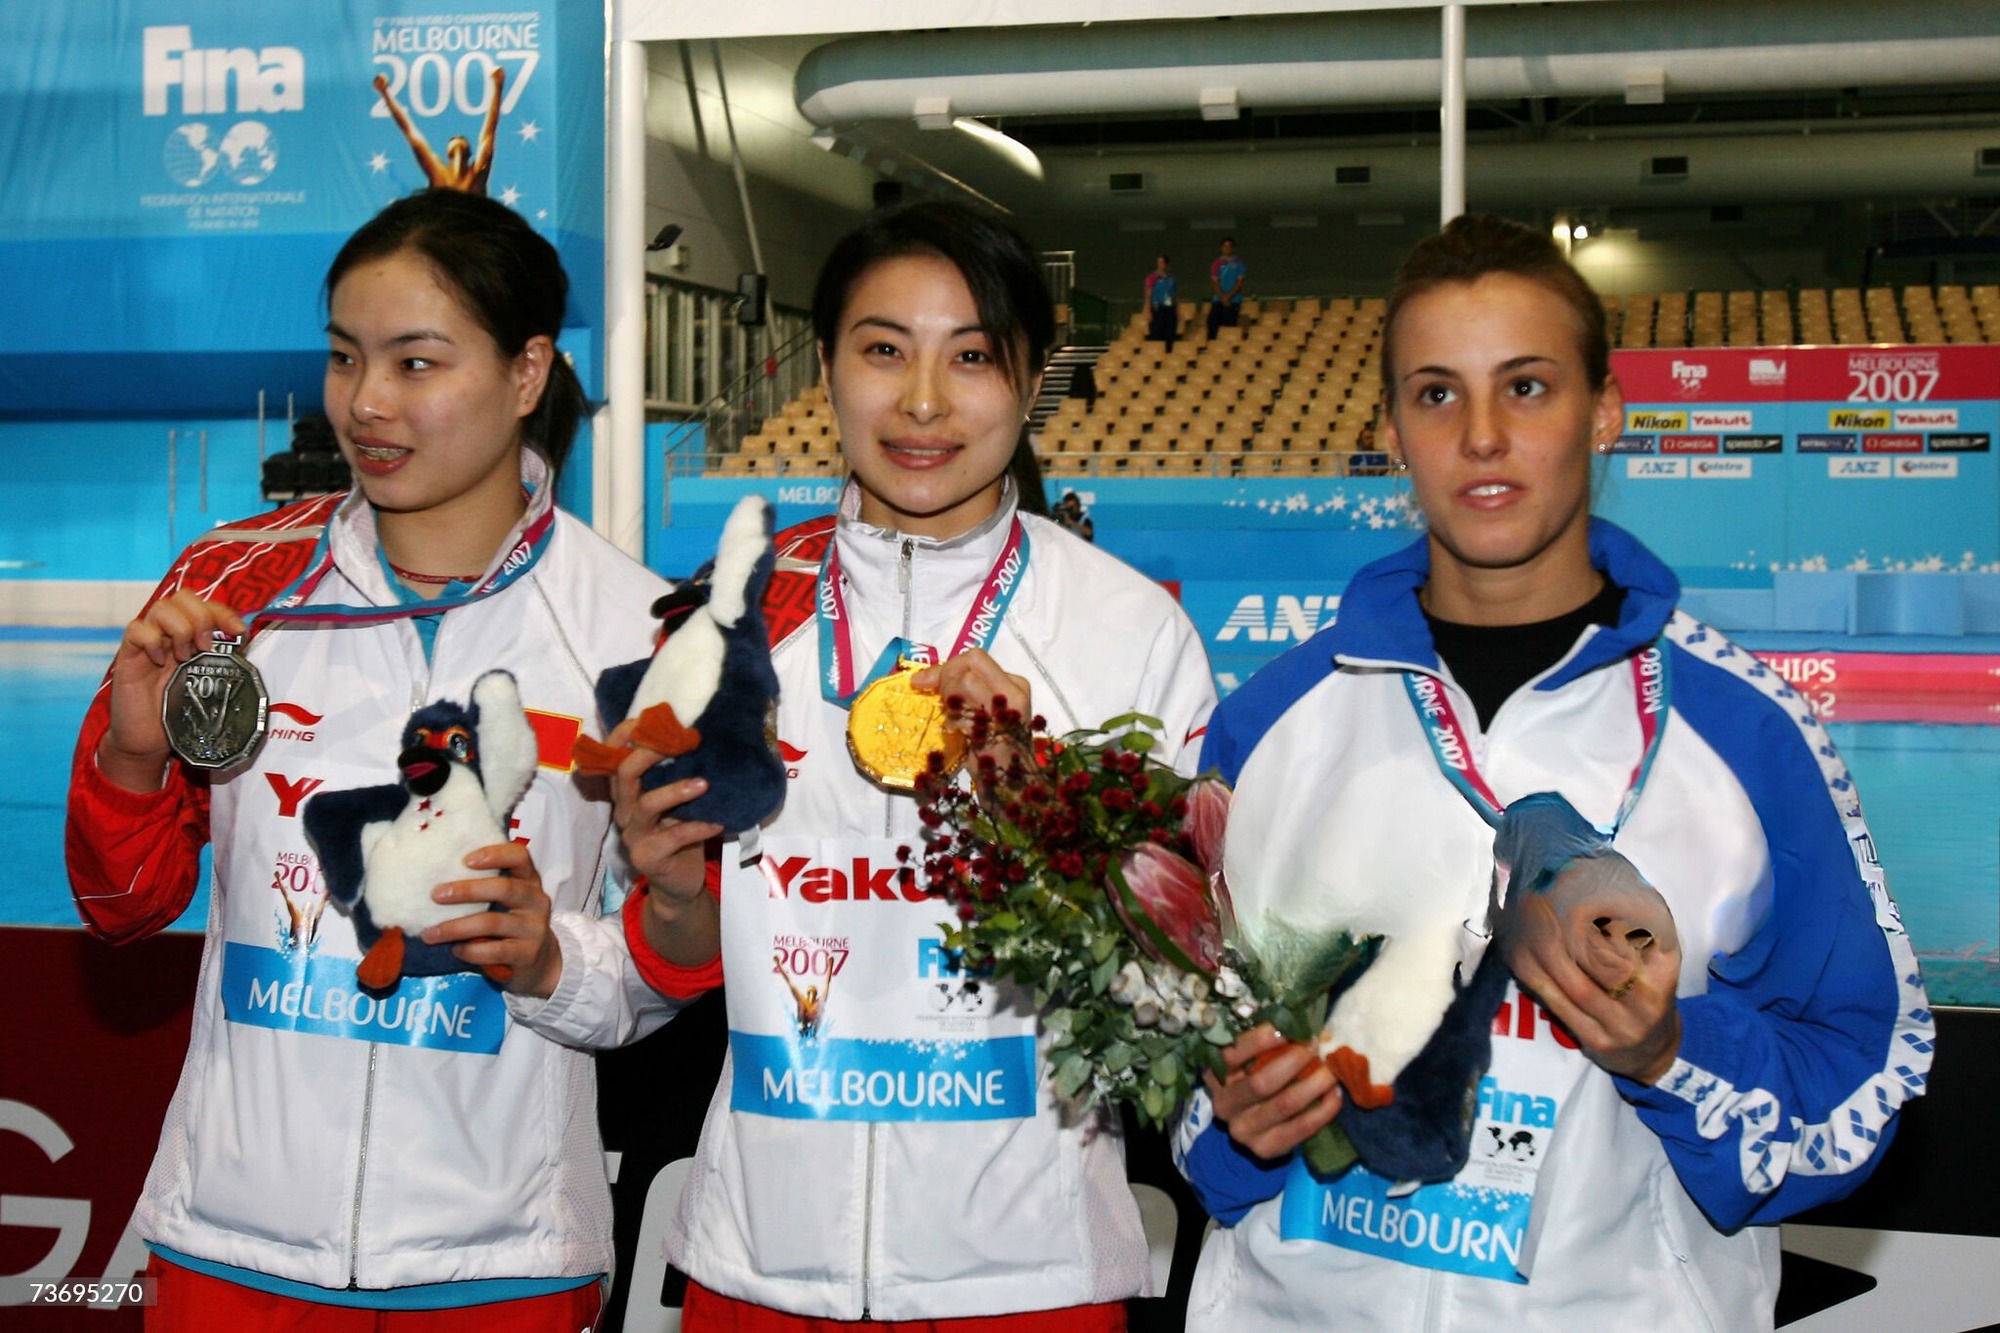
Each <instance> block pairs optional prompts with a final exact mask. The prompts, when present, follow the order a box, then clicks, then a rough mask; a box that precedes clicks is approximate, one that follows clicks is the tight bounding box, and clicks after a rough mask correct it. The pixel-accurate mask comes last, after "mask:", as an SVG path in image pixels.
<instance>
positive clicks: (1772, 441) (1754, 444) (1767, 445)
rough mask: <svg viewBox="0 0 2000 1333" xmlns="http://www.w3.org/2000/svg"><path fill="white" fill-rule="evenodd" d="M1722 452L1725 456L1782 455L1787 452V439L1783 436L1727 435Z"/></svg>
mask: <svg viewBox="0 0 2000 1333" xmlns="http://www.w3.org/2000/svg"><path fill="white" fill-rule="evenodd" d="M1722 452H1723V453H1725V454H1782V453H1783V452H1785V437H1784V436H1782V435H1725V436H1723V437H1722Z"/></svg>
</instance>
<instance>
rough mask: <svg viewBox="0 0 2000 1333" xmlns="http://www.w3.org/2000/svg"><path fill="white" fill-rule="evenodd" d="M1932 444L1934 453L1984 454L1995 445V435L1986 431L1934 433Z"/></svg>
mask: <svg viewBox="0 0 2000 1333" xmlns="http://www.w3.org/2000/svg"><path fill="white" fill-rule="evenodd" d="M1930 444H1931V452H1932V453H1934V454H1983V453H1986V452H1987V451H1988V450H1990V449H1991V448H1992V447H1993V437H1992V436H1991V435H1989V434H1987V433H1986V432H1985V431H1977V432H1966V433H1963V434H1950V435H1933V436H1931V440H1930Z"/></svg>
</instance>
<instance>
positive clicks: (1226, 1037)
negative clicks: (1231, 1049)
mask: <svg viewBox="0 0 2000 1333" xmlns="http://www.w3.org/2000/svg"><path fill="white" fill-rule="evenodd" d="M1201 1039H1202V1040H1203V1041H1205V1042H1207V1043H1208V1044H1209V1045H1211V1046H1227V1045H1228V1044H1229V1043H1230V1042H1232V1041H1235V1040H1236V1029H1234V1028H1232V1027H1230V1026H1229V1020H1228V1019H1226V1018H1218V1019H1217V1020H1215V1025H1214V1026H1213V1027H1211V1028H1209V1030H1208V1031H1206V1032H1204V1033H1202V1034H1201Z"/></svg>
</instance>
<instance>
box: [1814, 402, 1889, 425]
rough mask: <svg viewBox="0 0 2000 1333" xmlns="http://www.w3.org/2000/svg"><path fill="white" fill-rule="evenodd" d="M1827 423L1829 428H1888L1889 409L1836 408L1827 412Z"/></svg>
mask: <svg viewBox="0 0 2000 1333" xmlns="http://www.w3.org/2000/svg"><path fill="white" fill-rule="evenodd" d="M1826 424H1827V429H1829V430H1887V429H1889V409H1888V408H1886V407H1881V408H1870V409H1860V408H1852V407H1840V408H1835V409H1834V410H1833V411H1831V412H1829V413H1827V414H1826Z"/></svg>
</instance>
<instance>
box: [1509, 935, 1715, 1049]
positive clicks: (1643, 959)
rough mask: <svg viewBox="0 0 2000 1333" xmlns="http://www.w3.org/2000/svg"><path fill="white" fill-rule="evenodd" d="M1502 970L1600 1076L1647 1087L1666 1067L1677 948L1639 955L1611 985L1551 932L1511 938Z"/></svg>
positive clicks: (1676, 1010)
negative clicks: (1628, 974) (1572, 1041)
mask: <svg viewBox="0 0 2000 1333" xmlns="http://www.w3.org/2000/svg"><path fill="white" fill-rule="evenodd" d="M1507 965H1508V967H1510V968H1512V969H1513V972H1514V979H1515V980H1516V981H1517V982H1519V983H1520V985H1521V989H1523V990H1525V991H1529V992H1532V993H1533V995H1534V997H1535V999H1536V1000H1538V1001H1540V1003H1541V1006H1542V1007H1543V1008H1544V1009H1546V1010H1548V1011H1549V1016H1550V1017H1552V1018H1554V1019H1555V1020H1556V1022H1558V1023H1560V1024H1562V1025H1563V1027H1565V1028H1566V1029H1568V1030H1569V1034H1570V1035H1571V1036H1572V1037H1575V1038H1576V1043H1577V1045H1578V1046H1579V1047H1581V1048H1582V1050H1583V1053H1584V1054H1585V1055H1587V1056H1589V1057H1590V1058H1591V1059H1592V1060H1594V1061H1595V1062H1596V1063H1597V1064H1598V1065H1599V1066H1600V1067H1602V1068H1603V1069H1605V1070H1606V1071H1608V1072H1610V1073H1613V1074H1619V1075H1622V1076H1624V1077H1625V1078H1629V1079H1631V1080H1633V1081H1634V1082H1635V1083H1644V1084H1646V1085H1647V1086H1649V1087H1650V1086H1651V1085H1652V1084H1654V1083H1656V1082H1658V1081H1659V1079H1660V1076H1661V1075H1663V1074H1665V1073H1666V1072H1667V1070H1668V1069H1670V1068H1672V1067H1673V1063H1674V1058H1675V1056H1677V1055H1678V1054H1679V1053H1680V1045H1681V1014H1680V1007H1679V1006H1678V1005H1677V1004H1676V1003H1675V1000H1674V994H1675V991H1676V988H1677V987H1678V986H1679V983H1680V975H1681V955H1680V949H1679V947H1678V946H1677V945H1662V946H1660V947H1656V948H1650V949H1646V950H1644V951H1643V952H1642V953H1641V954H1640V955H1638V961H1637V966H1636V970H1635V971H1634V972H1633V974H1632V975H1631V977H1630V979H1629V980H1627V981H1625V982H1623V983H1622V984H1620V985H1619V986H1616V987H1613V988H1606V987H1605V986H1604V985H1603V984H1602V983H1601V982H1599V981H1597V980H1596V979H1595V978H1593V977H1592V976H1591V975H1590V974H1589V973H1588V972H1586V971H1585V970H1584V969H1583V967H1582V965H1581V964H1579V963H1578V961H1577V960H1576V958H1575V957H1573V956H1572V954H1571V952H1570V946H1569V944H1568V943H1567V942H1566V941H1565V940H1564V939H1563V937H1562V936H1561V935H1560V934H1559V933H1557V932H1554V931H1548V932H1522V933H1520V934H1518V935H1516V936H1515V937H1514V938H1513V939H1511V940H1510V941H1509V942H1508V946H1507Z"/></svg>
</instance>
